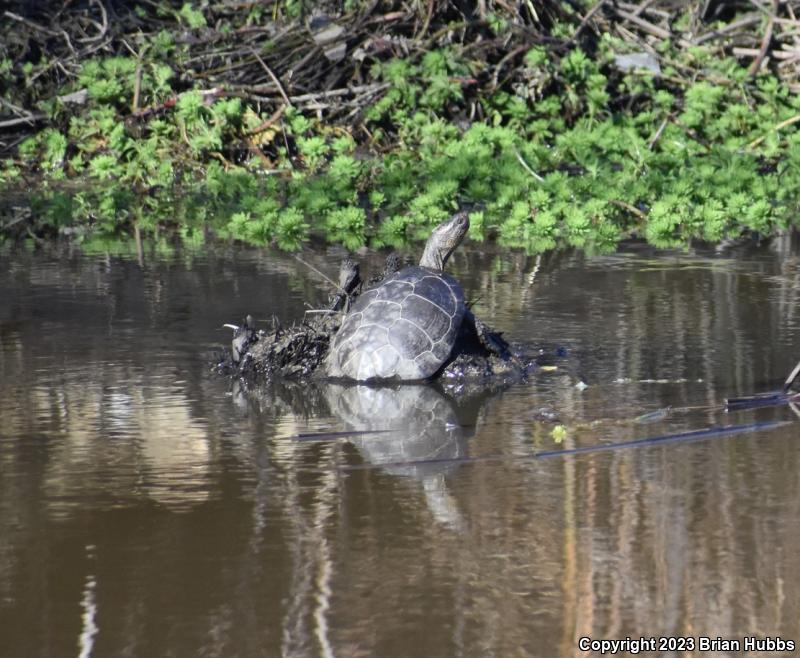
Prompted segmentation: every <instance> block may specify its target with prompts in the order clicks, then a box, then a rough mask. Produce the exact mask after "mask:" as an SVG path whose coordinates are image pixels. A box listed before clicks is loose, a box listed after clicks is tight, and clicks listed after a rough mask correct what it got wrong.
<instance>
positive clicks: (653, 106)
mask: <svg viewBox="0 0 800 658" xmlns="http://www.w3.org/2000/svg"><path fill="white" fill-rule="evenodd" d="M350 4H351V5H352V6H351V9H356V8H357V4H358V3H350ZM490 4H491V3H490ZM208 11H211V10H210V9H209V10H208ZM248 11H250V12H251V14H252V12H256V13H258V12H260V11H262V10H259V9H255V8H254V9H251V10H248ZM271 11H272V10H271ZM687 11H689V10H687ZM280 12H284V14H285V17H287V18H288V19H291V18H292V17H295V16H302V15H303V13H304V5H303V3H294V2H285V3H276V5H275V7H274V12H273V13H274V16H273V18H275V17H277V16H278V15H279V13H280ZM161 13H162V14H163V16H162V18H161V19H160V20H162V21H167V20H169V17H170V16H171V17H172V18H171V20H174V21H175V25H176V26H179V27H180V29H181V30H186V29H190V30H200V29H205V28H206V26H207V25H210V24H211V23H210V22H209V21H208V20H207V17H206V15H205V14H204V10H201V9H200V8H198V7H196V6H193V5H191V4H184V5H183V7H182V8H181V9H180V10H179V11H174V10H169V11H167V10H166V8H165V9H164V11H162V12H161ZM243 13H246V12H243ZM164 17H166V18H164ZM687 17H688V14H687ZM142 18H145V16H142ZM679 18H680V17H679ZM245 19H246V20H245V23H246V24H249V23H250V22H252V21H257V20H267V19H266V18H265V17H264V16H261V15H260V14H259V15H250V14H248V15H247V16H245ZM226 20H227V19H226ZM235 20H236V19H235V18H234V19H230V22H228V23H225V26H227V27H226V29H228V30H232V29H234V28H237V27H239V25H238V23H236V22H235ZM686 20H688V18H686V17H685V20H684V22H686ZM577 23H578V21H577V20H576V21H575V24H577ZM679 23H680V20H678V21H677V23H676V24H679ZM165 24H166V23H165ZM487 25H488V28H489V29H490V30H491V31H493V32H494V33H497V34H498V35H502V34H504V33H505V32H504V30H509V29H510V27H509V25H510V23H509V20H508V18H507V17H505V16H504V15H503V13H502V12H500V11H499V10H498V12H496V13H493V14H491V15H490V16H489V17H488V18H487ZM550 29H551V32H552V34H553V36H554V37H558V38H562V39H567V38H569V37H570V36H571V35H572V33H573V31H574V29H575V25H573V24H571V23H570V22H569V20H565V21H562V22H558V21H556V22H555V23H554V24H553V25H552V26H551V27H550ZM223 32H224V31H221V33H223ZM184 41H185V40H180V39H177V38H176V37H175V36H174V34H172V33H171V32H169V31H166V30H162V31H161V32H159V33H157V34H155V35H154V37H153V38H152V39H150V40H149V42H148V43H147V45H143V46H142V47H141V49H140V51H139V53H138V57H134V56H133V55H132V54H130V53H129V54H128V55H127V56H122V55H117V56H112V57H108V56H102V57H101V56H99V55H98V56H96V57H91V58H87V59H85V60H84V61H82V62H81V64H80V69H79V71H78V72H77V74H76V75H75V77H74V79H73V81H72V83H71V88H70V89H67V90H65V91H71V92H80V91H84V90H85V92H86V95H87V98H86V100H85V102H84V104H83V105H81V106H80V109H79V111H78V112H76V111H75V106H74V105H72V104H67V103H66V102H62V101H61V100H52V101H48V102H47V103H46V104H45V106H46V107H44V109H45V110H46V114H47V116H48V118H49V124H50V125H49V126H48V127H46V128H44V129H42V130H41V131H39V132H38V133H36V134H34V135H33V136H31V137H29V138H28V139H26V140H25V141H23V142H22V143H21V144H20V145H19V148H18V151H17V153H16V155H15V157H13V158H11V159H7V160H5V161H3V162H2V163H0V183H5V184H14V183H15V182H19V181H21V180H22V176H23V175H24V174H25V173H27V172H31V171H38V173H39V174H40V175H41V176H42V177H43V180H44V185H43V186H42V187H41V188H40V189H39V190H38V191H37V192H36V193H35V194H34V195H33V204H34V206H35V209H36V212H35V213H34V217H35V230H36V232H37V233H39V234H47V233H55V232H57V231H59V230H60V229H62V228H63V227H65V226H68V225H69V226H72V225H78V226H85V227H88V228H90V229H91V230H92V231H93V232H95V233H100V234H103V235H109V234H114V233H116V232H117V231H119V230H120V229H121V228H122V229H125V228H127V227H130V226H132V225H133V224H134V223H136V224H137V225H138V226H139V228H140V229H141V230H143V231H145V232H148V231H150V232H152V231H155V230H156V229H157V227H159V226H163V225H173V226H178V227H182V229H183V237H184V238H185V239H187V241H188V242H190V243H191V242H193V241H194V243H195V244H197V240H199V238H198V235H199V234H200V233H199V232H198V231H199V227H202V226H205V225H209V224H211V225H213V227H214V228H215V230H216V231H217V232H218V233H219V234H221V235H222V236H230V237H233V238H236V239H240V240H245V241H247V242H251V243H254V244H264V243H270V242H274V243H276V244H277V245H278V246H280V247H281V248H283V249H296V248H297V247H298V246H299V245H300V244H301V243H302V242H304V241H305V240H307V239H308V236H309V233H310V232H311V231H315V232H321V233H323V234H325V235H326V236H327V238H328V239H329V240H331V241H335V242H339V243H342V244H344V245H346V246H347V247H349V248H351V249H352V248H355V247H357V246H359V245H361V244H363V243H364V242H365V241H367V240H370V241H372V242H373V243H374V244H397V243H401V242H403V241H405V240H406V239H407V238H411V237H416V236H417V235H418V233H419V232H420V231H421V229H423V228H425V227H427V226H430V225H432V224H435V223H437V222H439V221H441V220H442V219H443V218H444V217H446V216H447V215H448V214H449V213H450V212H451V211H452V209H453V208H454V207H456V206H458V205H460V204H464V203H467V204H476V205H477V206H479V207H480V208H481V211H480V212H477V213H475V215H474V218H473V220H474V221H473V228H472V235H473V237H474V238H476V239H483V238H484V237H486V236H487V235H490V234H491V235H495V234H496V235H498V236H499V238H500V240H501V241H502V242H503V243H504V244H508V245H515V246H522V247H524V248H526V249H527V250H529V251H533V252H538V251H542V250H545V249H549V248H552V247H555V246H557V245H571V246H577V247H583V248H593V249H607V248H610V247H613V245H614V244H615V243H616V242H617V241H618V240H619V239H620V237H622V236H623V235H625V234H628V233H629V232H631V231H633V232H640V233H642V234H643V235H644V236H646V238H647V239H648V240H649V241H650V242H651V243H653V244H655V245H659V246H669V245H675V244H680V243H683V242H685V241H686V240H687V239H688V238H690V237H700V238H704V239H707V240H712V241H715V240H719V239H721V238H724V237H726V236H728V235H730V234H733V233H738V232H740V231H741V230H743V229H750V230H753V231H758V232H761V233H771V232H774V231H775V230H777V229H779V228H781V227H784V226H786V225H787V224H789V223H790V222H791V221H792V219H793V217H794V216H795V214H796V211H797V202H796V200H795V192H794V191H795V190H796V189H798V188H800V167H798V163H800V147H799V146H798V144H799V143H800V140H798V138H797V133H796V132H795V131H794V130H793V129H792V125H793V124H794V121H795V120H796V118H797V115H798V110H800V100H798V97H797V95H795V94H791V93H789V89H788V87H787V86H786V85H785V84H783V83H782V82H781V81H780V80H779V79H778V78H777V77H775V76H773V75H772V74H770V73H763V74H759V75H756V76H753V75H749V74H748V70H747V69H746V68H745V67H744V66H743V65H742V64H741V63H740V62H738V61H736V60H735V59H732V58H721V57H718V56H717V55H716V52H715V51H714V50H713V49H712V48H711V47H708V48H704V47H701V46H697V47H693V48H690V49H683V50H681V49H678V48H677V47H676V46H674V45H673V44H671V43H670V42H668V41H663V42H660V43H658V44H657V48H658V49H660V54H661V61H662V65H663V70H662V71H661V72H660V74H654V73H652V72H651V71H649V70H647V69H633V70H629V71H627V72H623V71H621V70H620V69H618V68H617V67H615V66H614V64H613V63H614V60H615V57H616V56H617V55H618V54H620V53H626V52H628V51H630V49H631V47H630V44H626V43H624V42H622V41H620V40H618V39H616V38H615V37H611V36H605V37H603V38H601V39H599V40H598V41H597V43H596V44H594V46H595V47H596V53H594V54H593V55H592V56H591V57H589V56H588V55H587V54H586V52H584V50H582V49H581V47H579V45H578V42H577V41H576V42H574V43H573V42H567V43H570V44H571V45H570V47H569V48H568V49H566V50H564V51H563V52H561V51H556V50H553V51H548V50H545V49H544V48H542V47H539V46H534V47H532V48H527V49H523V51H522V52H521V53H520V58H519V62H517V66H516V68H515V69H514V70H513V72H512V73H511V74H509V79H508V80H507V82H506V83H505V84H496V85H494V88H493V91H492V93H490V94H487V95H482V96H478V97H475V96H473V95H471V93H470V92H469V89H470V85H473V84H477V82H476V80H479V79H480V78H481V76H486V75H487V74H489V73H491V72H492V69H491V68H487V66H486V63H484V62H481V61H480V58H476V57H475V56H473V55H471V54H470V52H471V51H470V50H469V47H468V46H469V44H452V45H441V46H440V47H437V48H433V49H430V50H427V51H424V52H422V51H421V52H413V53H411V54H409V55H407V56H398V53H394V56H392V57H387V58H385V59H380V58H377V57H376V58H374V61H373V63H372V64H371V65H370V66H366V65H365V66H364V69H363V70H362V71H361V72H362V74H363V75H364V76H366V82H368V83H369V84H372V85H376V86H377V87H380V88H381V89H382V90H383V91H382V92H381V93H376V94H374V95H373V96H371V97H370V98H369V99H368V102H367V105H366V106H365V107H363V108H361V109H362V110H363V123H361V124H360V125H359V126H358V129H356V128H354V127H352V126H351V125H349V124H348V125H335V124H334V123H332V122H327V121H326V120H323V119H320V118H319V117H320V116H321V115H317V114H316V113H315V112H313V111H311V110H308V109H306V110H304V109H302V108H301V107H295V106H294V105H288V104H287V105H286V106H285V107H284V108H283V113H282V115H281V116H279V117H278V118H277V119H276V118H275V116H274V108H271V109H269V110H266V109H264V108H263V107H262V105H261V104H260V103H255V102H253V101H252V100H251V99H248V98H247V97H246V95H242V97H236V96H235V95H233V96H231V95H229V94H228V93H227V92H224V91H215V90H211V91H200V90H199V88H195V89H190V90H188V91H184V92H182V93H178V94H177V95H176V85H177V84H178V80H177V73H176V72H177V71H180V72H181V76H182V77H185V76H186V71H187V69H188V68H189V65H188V63H187V59H188V58H189V54H190V46H189V45H188V44H187V43H184ZM368 61H369V60H368ZM23 68H24V67H23ZM29 68H30V67H29ZM686 70H697V71H702V72H703V75H702V78H703V79H700V80H697V81H694V82H688V81H687V80H684V79H681V77H680V76H681V75H682V74H683V72H684V71H686ZM15 72H16V73H18V74H19V75H23V76H30V75H31V71H28V72H27V73H25V71H24V70H22V69H20V71H19V72H17V71H16V69H15V68H14V65H13V64H12V63H11V62H10V61H4V62H3V63H2V66H0V74H2V75H4V76H6V78H7V79H8V80H13V79H14V77H13V74H14V73H15ZM29 79H30V78H29V77H25V80H26V81H27V80H29ZM712 81H713V82H712ZM198 83H199V81H198ZM198 87H199V84H198ZM144 106H147V107H150V108H155V109H153V110H152V111H145V110H140V109H139V108H140V107H144ZM131 108H134V111H133V112H131ZM467 116H469V117H470V120H469V121H468V120H466V119H465V117H467ZM366 136H368V137H366ZM365 149H366V151H367V152H368V154H369V155H368V156H366V157H365V156H364V155H363V153H364V151H365ZM78 178H80V179H82V180H86V181H88V184H87V185H86V186H85V187H83V188H82V189H81V190H80V191H79V192H74V191H73V190H67V189H65V188H64V185H63V184H64V183H65V182H66V181H68V180H72V179H78ZM59 186H61V187H59ZM178 193H180V195H179V196H180V197H181V198H180V203H176V196H178Z"/></svg>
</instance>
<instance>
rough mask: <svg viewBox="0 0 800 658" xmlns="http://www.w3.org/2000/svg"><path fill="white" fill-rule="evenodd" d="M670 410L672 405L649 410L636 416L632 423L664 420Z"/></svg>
mask: <svg viewBox="0 0 800 658" xmlns="http://www.w3.org/2000/svg"><path fill="white" fill-rule="evenodd" d="M671 411H672V407H671V406H670V407H664V408H663V409H657V410H656V411H651V412H650V413H647V414H642V415H641V416H637V417H636V418H634V419H633V422H634V423H655V422H658V421H659V420H664V419H665V418H666V417H667V416H669V414H670V412H671Z"/></svg>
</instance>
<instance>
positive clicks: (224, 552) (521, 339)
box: [0, 243, 800, 657]
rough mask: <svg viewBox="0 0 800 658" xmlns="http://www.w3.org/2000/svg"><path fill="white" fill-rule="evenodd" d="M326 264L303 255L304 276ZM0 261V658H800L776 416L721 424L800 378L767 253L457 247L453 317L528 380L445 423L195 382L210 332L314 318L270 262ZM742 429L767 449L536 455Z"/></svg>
mask: <svg viewBox="0 0 800 658" xmlns="http://www.w3.org/2000/svg"><path fill="white" fill-rule="evenodd" d="M340 256H341V254H340V253H339V252H337V251H336V250H334V249H332V250H329V251H327V252H322V251H318V252H313V253H309V254H306V255H305V256H304V258H305V259H306V260H307V261H308V262H310V263H311V264H313V265H314V266H315V267H317V268H319V269H324V270H325V271H327V272H329V273H331V274H334V273H335V272H336V270H337V258H339V257H340ZM1 258H2V263H0V628H1V629H2V635H3V639H2V643H1V644H0V646H1V647H2V648H1V649H0V655H3V656H5V655H8V656H14V657H18V656H19V657H22V656H82V657H85V656H176V657H177V656H201V655H202V656H226V657H230V656H248V657H249V656H281V655H283V656H520V655H530V656H543V657H552V656H573V655H578V654H579V651H578V648H577V647H578V640H579V638H581V637H591V638H596V639H624V638H625V637H626V636H631V637H634V638H638V637H639V636H645V637H650V636H654V637H660V636H688V637H692V638H694V639H695V641H697V639H698V638H699V637H700V636H710V637H712V638H716V637H717V636H719V637H722V638H724V639H738V640H739V641H741V640H742V638H743V637H745V636H750V635H756V636H758V637H764V636H771V637H775V636H781V637H782V638H784V639H791V640H793V641H795V642H797V641H798V640H800V622H799V621H798V620H800V594H799V593H800V569H798V566H797V560H796V553H795V551H796V547H797V545H798V543H800V523H798V522H799V521H800V486H799V481H798V477H797V473H798V472H799V471H800V444H798V441H797V438H798V432H797V428H798V422H797V421H798V417H797V416H796V415H795V414H794V412H793V411H792V409H790V408H789V407H787V406H781V407H771V408H764V409H756V410H744V411H738V412H733V413H727V414H726V413H725V412H724V411H723V408H722V405H723V403H724V399H725V398H726V397H728V396H735V395H746V394H751V393H755V392H763V391H769V390H774V389H776V388H779V387H780V384H781V383H782V379H783V378H784V377H785V376H786V374H788V372H789V371H790V370H791V368H792V367H793V366H794V364H795V363H796V361H797V360H798V359H800V326H799V324H798V320H799V319H798V313H797V300H798V295H799V294H800V258H798V255H797V250H796V249H795V248H792V247H791V245H786V244H782V243H781V244H773V245H772V246H770V247H761V248H746V249H742V250H739V251H734V252H729V253H725V254H715V253H713V252H700V253H685V254H676V253H669V254H657V253H653V252H650V251H649V250H644V249H641V248H635V247H633V246H629V247H627V248H626V249H625V250H623V251H622V252H620V253H619V254H616V255H613V256H606V257H598V258H589V257H585V256H581V255H580V254H562V255H559V256H549V257H545V258H540V259H536V258H534V257H525V256H522V255H519V254H503V253H502V252H500V251H498V250H493V249H491V248H489V249H487V250H486V252H485V253H483V254H479V253H477V252H476V251H472V252H469V251H468V250H462V251H460V252H459V253H458V254H457V255H456V256H455V258H454V262H453V267H452V269H453V271H454V273H455V274H456V275H457V276H458V277H459V278H460V279H461V280H462V281H463V283H464V285H465V289H466V292H467V296H468V297H469V298H471V299H477V300H478V301H477V304H476V306H475V309H476V312H477V313H478V314H479V315H480V316H481V317H483V318H484V319H486V320H487V321H489V322H490V323H491V324H493V325H494V326H496V327H500V328H503V329H505V331H506V336H507V337H508V338H510V339H511V340H512V341H513V342H516V343H519V344H521V345H523V346H524V348H525V349H526V350H529V351H534V350H538V351H541V360H542V362H543V363H544V364H546V365H549V366H552V367H551V368H542V369H541V370H540V371H538V372H536V373H535V374H534V375H533V376H532V377H531V378H530V380H529V381H528V382H526V383H523V384H517V385H515V386H512V387H510V388H508V389H506V390H504V391H501V392H496V393H491V394H490V393H482V394H481V393H476V392H474V391H462V392H460V393H461V394H460V395H458V396H456V398H457V400H455V401H454V400H453V399H452V397H449V396H448V394H443V393H442V392H440V391H439V390H437V389H433V388H430V387H401V388H400V389H399V390H391V389H388V390H387V389H382V390H375V389H364V388H352V387H351V388H347V387H314V386H293V387H288V388H285V389H281V390H271V391H261V392H259V393H258V394H253V393H248V392H244V391H242V390H240V389H238V388H237V387H235V386H232V385H231V383H230V382H228V381H227V380H226V379H224V378H221V377H218V376H215V375H213V374H211V373H210V372H209V369H208V367H207V364H208V360H209V358H210V354H211V353H212V351H213V350H214V349H215V347H216V346H218V345H221V344H223V343H226V342H227V341H229V339H230V335H229V331H228V330H225V329H222V328H221V325H222V324H223V323H225V322H232V321H233V322H235V321H237V320H238V319H239V318H241V317H243V316H244V315H245V314H246V313H247V312H252V313H254V315H255V316H256V317H257V318H259V319H260V320H261V321H262V322H264V323H266V321H268V320H269V319H271V317H272V315H273V314H275V315H276V316H279V317H281V318H284V319H286V318H288V319H292V318H296V317H298V316H299V315H300V314H301V313H302V308H303V304H304V302H305V301H306V300H308V301H310V302H311V303H312V304H313V303H320V302H322V301H324V300H325V299H326V294H327V293H326V290H325V284H324V282H322V281H321V280H320V279H318V278H316V277H315V276H314V275H312V274H310V273H309V271H308V269H306V267H305V266H304V265H301V264H300V263H299V262H298V261H296V260H294V259H292V258H291V257H287V256H285V255H280V254H276V253H269V252H264V251H256V250H250V249H236V248H222V247H220V248H217V249H209V250H208V253H206V254H204V255H197V254H194V255H193V254H190V253H188V254H187V253H182V254H178V255H173V256H169V257H165V258H159V257H158V256H156V255H154V254H150V253H145V255H144V259H143V261H142V262H141V263H139V262H137V260H136V258H124V257H114V256H86V255H81V254H79V253H77V252H74V251H70V250H68V249H66V250H54V251H50V252H47V253H44V254H41V253H33V254H32V253H26V252H20V253H16V254H13V255H9V254H4V255H2V257H1ZM369 265H371V266H372V267H375V268H377V267H378V257H377V256H376V257H373V258H372V259H371V261H370V262H369ZM578 382H584V383H585V384H587V385H588V387H587V388H585V389H584V390H582V389H581V387H578V386H576V384H577V383H578ZM751 423H764V424H769V423H772V425H770V426H768V427H765V428H763V429H759V430H755V431H750V432H744V433H740V434H732V435H725V436H715V437H703V438H700V439H698V440H695V441H692V442H680V443H667V444H655V445H651V446H637V447H628V448H620V449H614V450H609V451H606V452H598V453H587V454H580V455H575V456H569V457H564V456H560V457H551V458H547V459H544V458H537V457H535V455H536V454H538V453H540V452H545V451H553V450H570V449H573V448H582V447H592V446H604V445H608V444H612V443H618V442H625V441H630V440H634V439H638V438H644V437H657V436H663V435H670V434H674V433H678V432H687V431H692V430H698V429H704V428H708V427H722V426H731V425H746V424H751ZM557 425H563V426H564V428H565V429H566V434H565V435H564V436H563V438H562V439H561V440H558V439H559V433H558V431H557V432H556V433H555V434H554V428H555V427H556V426H557ZM335 432H344V433H346V434H347V436H342V435H339V434H333V433H335ZM662 653H666V652H662ZM704 655H708V654H704Z"/></svg>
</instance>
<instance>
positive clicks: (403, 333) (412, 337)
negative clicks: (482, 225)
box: [324, 211, 471, 381]
mask: <svg viewBox="0 0 800 658" xmlns="http://www.w3.org/2000/svg"><path fill="white" fill-rule="evenodd" d="M468 229H469V217H468V215H467V213H466V212H463V211H462V212H458V213H456V214H455V215H453V216H452V217H451V218H450V219H449V220H447V221H446V222H444V223H443V224H440V225H439V226H438V227H437V228H436V229H434V231H433V233H432V235H431V236H430V238H429V239H428V242H427V243H426V245H425V250H424V252H423V254H422V258H421V259H420V262H419V265H415V266H411V267H406V268H403V269H401V270H399V271H398V272H395V273H394V274H392V275H390V276H388V277H387V278H385V279H384V280H383V282H382V283H380V284H379V285H377V286H375V287H374V288H371V289H369V290H367V291H365V292H363V293H362V294H361V295H360V296H359V297H358V298H357V299H356V301H355V303H354V304H353V305H352V307H351V308H350V311H349V312H348V313H347V315H345V316H344V318H343V320H342V324H341V327H340V328H339V331H338V332H337V333H336V335H335V336H334V338H333V341H332V342H331V346H330V350H329V352H328V355H327V356H326V358H325V364H324V366H325V373H326V375H327V376H329V377H332V378H337V379H352V380H356V381H381V380H384V381H385V380H394V381H418V380H426V379H430V378H432V377H433V376H435V375H436V374H437V372H438V371H439V370H440V369H441V368H442V366H443V365H445V363H446V362H447V360H448V359H449V358H450V356H451V353H452V352H453V347H454V345H455V344H456V339H457V338H458V336H459V330H460V328H461V324H462V322H463V320H464V317H465V315H466V314H467V312H468V311H467V308H466V304H465V302H464V291H463V290H462V288H461V285H460V284H459V283H458V281H456V279H455V278H454V277H452V276H451V275H449V274H446V273H445V272H443V269H444V266H445V264H446V263H447V260H448V259H449V258H450V255H451V254H452V253H453V251H454V250H455V248H456V247H457V246H458V245H459V243H460V242H461V240H462V239H463V238H464V236H465V235H466V233H467V230H468ZM470 315H471V314H470Z"/></svg>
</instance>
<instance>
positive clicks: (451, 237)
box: [419, 211, 469, 270]
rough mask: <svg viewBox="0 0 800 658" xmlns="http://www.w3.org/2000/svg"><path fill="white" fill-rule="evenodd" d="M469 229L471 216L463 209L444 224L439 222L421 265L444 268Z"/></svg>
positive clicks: (429, 240)
mask: <svg viewBox="0 0 800 658" xmlns="http://www.w3.org/2000/svg"><path fill="white" fill-rule="evenodd" d="M467 229H469V216H468V215H467V213H466V212H463V211H462V212H458V213H456V214H455V215H453V216H452V217H451V218H450V219H448V220H447V221H446V222H444V224H439V226H437V227H436V228H435V229H433V233H431V237H429V238H428V242H427V244H426V245H425V251H424V252H423V254H422V258H421V259H420V261H419V264H420V267H430V268H431V269H434V270H443V269H444V265H445V263H446V262H447V259H448V258H450V254H452V253H453V251H455V248H456V247H457V246H458V245H459V244H460V243H461V240H463V239H464V236H465V235H466V234H467Z"/></svg>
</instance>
